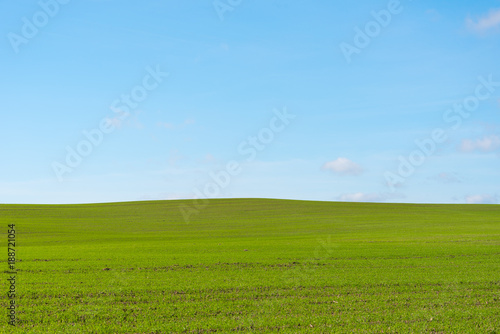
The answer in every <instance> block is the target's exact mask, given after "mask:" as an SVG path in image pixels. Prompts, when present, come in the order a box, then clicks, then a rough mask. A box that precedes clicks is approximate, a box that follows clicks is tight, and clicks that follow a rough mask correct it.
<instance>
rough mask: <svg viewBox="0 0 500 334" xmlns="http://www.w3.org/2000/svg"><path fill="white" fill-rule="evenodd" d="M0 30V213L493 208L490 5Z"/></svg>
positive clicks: (154, 12)
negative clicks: (117, 205)
mask: <svg viewBox="0 0 500 334" xmlns="http://www.w3.org/2000/svg"><path fill="white" fill-rule="evenodd" d="M0 22H1V23H0V35H1V36H3V37H2V41H1V44H0V49H1V52H0V71H1V73H2V79H3V80H1V81H0V88H1V91H2V100H3V101H2V104H1V108H2V122H1V123H0V140H1V144H0V153H1V156H2V162H3V163H2V164H0V202H1V203H42V204H45V203H92V202H114V201H134V200H161V199H190V198H196V197H224V198H228V197H230V198H232V197H264V198H287V199H304V200H324V201H371V202H409V203H490V204H498V203H499V202H500V191H499V189H500V177H499V174H500V68H499V65H498V59H499V58H500V57H499V56H500V1H498V0H487V1H480V2H478V1H454V2H453V3H452V4H451V3H450V2H449V1H424V0H413V1H410V0H404V1H403V0H401V1H397V0H391V1H373V0H372V1H364V0H360V1H356V2H348V1H342V2H341V1H302V0H297V1H285V0H265V1H264V0H253V1H248V0H241V1H237V0H231V1H229V0H216V1H213V0H208V1H204V0H203V1H202V0H197V1H168V0H161V1H153V0H146V1H141V2H139V1H137V2H132V1H130V2H124V1H117V0H101V1H98V0H92V1H91V0H80V1H77V0H42V1H38V2H37V1H31V0H30V1H28V0H23V1H2V2H0ZM418 143H420V144H418Z"/></svg>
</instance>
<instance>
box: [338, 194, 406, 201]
mask: <svg viewBox="0 0 500 334" xmlns="http://www.w3.org/2000/svg"><path fill="white" fill-rule="evenodd" d="M392 198H404V196H403V195H402V194H398V193H394V194H392V193H391V194H386V193H362V192H359V193H351V194H342V195H340V196H339V197H338V199H339V200H340V201H342V202H385V201H387V200H389V199H392Z"/></svg>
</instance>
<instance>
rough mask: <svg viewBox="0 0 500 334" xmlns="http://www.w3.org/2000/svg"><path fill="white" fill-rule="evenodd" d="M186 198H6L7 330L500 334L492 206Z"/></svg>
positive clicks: (499, 258)
mask: <svg viewBox="0 0 500 334" xmlns="http://www.w3.org/2000/svg"><path fill="white" fill-rule="evenodd" d="M186 205H192V201H154V202H127V203H110V204H89V205H0V222H1V223H2V225H1V226H3V227H4V233H5V234H4V243H3V245H4V247H5V252H4V254H5V256H4V258H3V259H0V260H1V261H2V262H3V266H4V268H5V272H6V271H7V269H8V268H7V254H6V253H7V230H8V227H7V225H8V224H15V225H16V231H17V233H16V234H17V243H16V257H17V261H18V263H17V270H18V274H17V282H16V284H17V285H16V290H17V293H18V296H17V301H16V303H17V304H18V310H17V311H18V321H19V322H18V324H17V328H16V331H15V332H19V333H21V332H29V333H49V332H50V333H215V332H217V333H232V332H234V331H241V332H255V333H269V332H282V333H351V332H359V333H410V332H415V333H500V206H498V205H412V204H369V203H335V202H309V201H286V200H265V199H227V200H226V199H217V200H210V201H209V202H208V205H207V206H206V207H205V208H203V209H201V210H199V212H198V213H197V214H193V215H191V217H190V221H189V223H186V222H185V220H184V219H183V215H182V213H181V210H180V208H182V207H183V206H186ZM7 276H8V274H7V273H5V275H4V277H5V278H8V277H7ZM4 282H6V281H5V280H4ZM4 289H5V292H7V289H8V287H7V283H6V284H5V288H4ZM1 300H2V305H5V306H7V303H8V300H7V296H6V293H2V294H1ZM4 310H5V313H7V310H6V309H5V308H4ZM5 319H7V317H6V315H5ZM0 330H3V331H4V332H11V331H12V326H9V325H8V324H7V320H5V321H3V323H2V324H1V326H0Z"/></svg>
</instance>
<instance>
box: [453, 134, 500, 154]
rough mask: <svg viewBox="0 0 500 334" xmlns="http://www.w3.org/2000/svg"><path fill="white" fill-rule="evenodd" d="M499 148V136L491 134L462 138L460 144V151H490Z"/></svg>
mask: <svg viewBox="0 0 500 334" xmlns="http://www.w3.org/2000/svg"><path fill="white" fill-rule="evenodd" d="M498 148H500V137H498V136H495V135H491V136H488V137H484V138H482V139H475V140H472V139H464V140H462V144H461V145H460V151H462V152H473V151H482V152H492V151H495V150H496V149H498Z"/></svg>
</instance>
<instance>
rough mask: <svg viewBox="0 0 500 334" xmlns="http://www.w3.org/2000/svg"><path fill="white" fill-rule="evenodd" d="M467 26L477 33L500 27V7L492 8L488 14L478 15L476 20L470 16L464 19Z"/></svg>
mask: <svg viewBox="0 0 500 334" xmlns="http://www.w3.org/2000/svg"><path fill="white" fill-rule="evenodd" d="M466 24H467V27H468V28H469V29H470V30H472V31H474V32H477V33H484V32H486V31H488V30H490V29H493V28H495V27H500V9H492V10H490V12H489V13H488V15H486V16H483V17H480V18H479V19H478V20H477V21H474V20H472V19H471V18H470V17H469V18H467V19H466Z"/></svg>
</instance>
